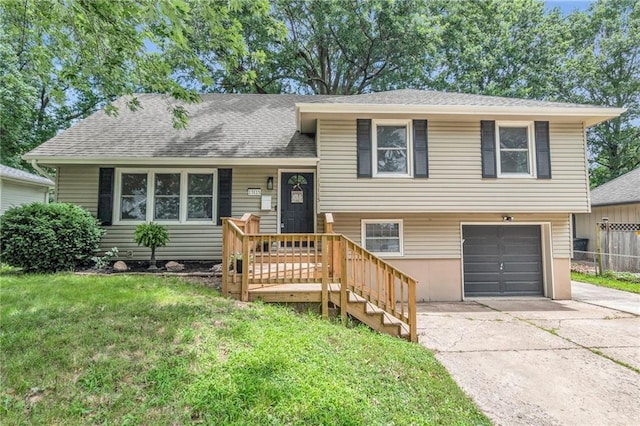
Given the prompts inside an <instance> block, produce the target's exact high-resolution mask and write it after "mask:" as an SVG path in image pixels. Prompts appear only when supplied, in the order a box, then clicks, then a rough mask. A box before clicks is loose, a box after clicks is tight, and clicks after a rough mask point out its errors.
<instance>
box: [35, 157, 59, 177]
mask: <svg viewBox="0 0 640 426" xmlns="http://www.w3.org/2000/svg"><path fill="white" fill-rule="evenodd" d="M31 167H33V168H34V169H36V170H37V171H38V173H40V174H41V175H42V176H44V177H46V178H47V179H49V180H50V181H52V182H55V181H56V180H55V179H54V178H53V177H51V176H49V173H47V172H45V171H44V170H42V168H41V167H40V166H39V165H38V160H31Z"/></svg>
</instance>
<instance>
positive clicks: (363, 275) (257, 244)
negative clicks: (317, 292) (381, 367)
mask: <svg viewBox="0 0 640 426" xmlns="http://www.w3.org/2000/svg"><path fill="white" fill-rule="evenodd" d="M326 219H329V220H326V221H325V230H332V225H333V217H332V215H330V214H328V215H326ZM222 232H223V259H222V269H223V271H222V274H223V293H224V294H225V295H229V284H232V285H234V286H235V287H234V288H236V289H237V288H238V285H239V289H238V290H239V291H238V290H235V291H236V294H238V293H239V294H238V295H239V296H240V298H241V300H244V301H246V300H248V297H249V287H250V286H252V285H253V286H268V285H277V284H284V283H315V284H321V288H322V315H323V316H327V314H328V287H329V285H330V283H340V305H341V317H342V321H344V322H346V318H347V317H346V315H347V312H346V306H347V305H348V291H352V292H354V293H356V294H357V295H359V296H360V297H364V298H365V299H366V300H367V301H368V302H369V303H372V304H374V305H375V306H377V307H379V308H381V309H384V310H385V311H386V312H387V313H388V314H389V315H392V316H394V317H396V318H398V319H400V320H401V321H403V322H404V323H406V324H407V325H408V327H409V334H410V336H409V337H410V339H411V341H414V342H415V341H417V324H416V300H415V297H416V280H415V279H414V278H412V277H410V276H409V275H407V274H405V273H403V272H402V271H400V270H399V269H397V268H396V267H395V266H393V265H391V264H390V263H388V262H386V261H385V260H383V259H381V258H379V257H378V256H376V255H375V254H373V253H371V252H369V251H368V250H366V249H365V248H364V247H362V246H360V245H359V244H357V243H355V242H354V241H352V240H350V239H349V238H347V237H345V236H344V235H341V234H335V233H329V232H326V233H322V234H261V233H260V217H259V216H257V215H252V214H249V213H248V214H245V215H243V217H242V218H241V219H234V218H225V219H223V226H222ZM240 253H241V254H242V260H243V267H242V272H240V271H238V270H237V269H239V268H238V267H237V265H236V264H232V263H231V258H232V256H234V255H235V256H234V258H239V256H238V254H240ZM232 270H233V274H232V273H231V271H232Z"/></svg>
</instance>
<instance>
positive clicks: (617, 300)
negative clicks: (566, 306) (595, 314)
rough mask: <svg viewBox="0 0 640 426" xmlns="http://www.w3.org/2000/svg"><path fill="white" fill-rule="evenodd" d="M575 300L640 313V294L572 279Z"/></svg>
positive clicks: (635, 313)
mask: <svg viewBox="0 0 640 426" xmlns="http://www.w3.org/2000/svg"><path fill="white" fill-rule="evenodd" d="M571 294H572V296H573V300H577V301H579V302H585V303H590V304H592V305H598V306H603V307H605V308H611V309H615V310H618V311H622V312H628V313H630V314H634V315H640V294H636V293H629V292H628V291H621V290H616V289H613V288H606V287H600V286H597V285H593V284H587V283H580V282H578V281H571Z"/></svg>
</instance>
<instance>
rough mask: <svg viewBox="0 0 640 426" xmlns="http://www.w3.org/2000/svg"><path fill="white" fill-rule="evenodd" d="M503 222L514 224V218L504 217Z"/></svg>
mask: <svg viewBox="0 0 640 426" xmlns="http://www.w3.org/2000/svg"><path fill="white" fill-rule="evenodd" d="M502 221H503V222H513V216H502Z"/></svg>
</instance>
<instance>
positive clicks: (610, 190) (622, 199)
mask: <svg viewBox="0 0 640 426" xmlns="http://www.w3.org/2000/svg"><path fill="white" fill-rule="evenodd" d="M628 203H640V167H638V168H637V169H634V170H631V171H630V172H629V173H626V174H624V175H622V176H618V177H617V178H615V179H613V180H611V181H609V182H607V183H605V184H602V185H600V186H599V187H597V188H595V189H594V190H592V191H591V206H593V207H595V206H606V205H611V204H628Z"/></svg>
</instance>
